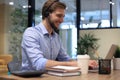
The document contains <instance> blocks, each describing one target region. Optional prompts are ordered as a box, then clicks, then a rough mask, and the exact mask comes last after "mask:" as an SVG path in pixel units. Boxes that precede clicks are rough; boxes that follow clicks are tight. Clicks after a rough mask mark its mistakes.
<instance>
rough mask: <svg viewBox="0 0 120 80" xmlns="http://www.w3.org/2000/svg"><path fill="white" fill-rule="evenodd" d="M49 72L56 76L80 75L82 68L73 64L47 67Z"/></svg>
mask: <svg viewBox="0 0 120 80" xmlns="http://www.w3.org/2000/svg"><path fill="white" fill-rule="evenodd" d="M47 74H50V75H55V76H77V75H80V74H81V72H80V68H79V67H73V66H54V67H50V68H47Z"/></svg>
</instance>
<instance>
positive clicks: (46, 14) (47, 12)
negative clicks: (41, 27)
mask: <svg viewBox="0 0 120 80" xmlns="http://www.w3.org/2000/svg"><path fill="white" fill-rule="evenodd" d="M56 2H59V0H55V1H53V2H52V3H51V4H50V5H49V6H48V8H47V9H46V10H45V17H48V16H49V13H50V11H49V9H50V8H51V6H52V5H53V4H54V3H56Z"/></svg>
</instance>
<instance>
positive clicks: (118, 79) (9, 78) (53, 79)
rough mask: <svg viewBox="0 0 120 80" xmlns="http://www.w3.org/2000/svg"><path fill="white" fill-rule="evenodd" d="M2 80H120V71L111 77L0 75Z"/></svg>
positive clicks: (99, 75)
mask: <svg viewBox="0 0 120 80" xmlns="http://www.w3.org/2000/svg"><path fill="white" fill-rule="evenodd" d="M2 78H3V79H2ZM4 78H5V79H4ZM0 80H120V70H113V71H112V72H111V74H109V75H101V74H98V73H88V74H86V75H82V74H81V75H80V76H70V77H58V76H52V75H47V74H43V75H42V76H41V77H32V78H22V77H18V76H14V75H7V73H4V74H3V73H0Z"/></svg>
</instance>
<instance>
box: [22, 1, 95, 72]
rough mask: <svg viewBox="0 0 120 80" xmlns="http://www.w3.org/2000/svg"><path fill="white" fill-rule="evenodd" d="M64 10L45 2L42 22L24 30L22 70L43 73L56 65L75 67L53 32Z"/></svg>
mask: <svg viewBox="0 0 120 80" xmlns="http://www.w3.org/2000/svg"><path fill="white" fill-rule="evenodd" d="M65 9H66V5H65V4H64V3H62V2H59V1H57V0H47V1H46V2H45V4H44V5H43V9H42V22H41V23H40V24H38V25H37V26H35V27H30V28H28V29H26V30H25V32H24V35H23V40H22V70H40V71H44V70H45V69H46V68H47V67H51V66H57V65H66V66H77V62H76V61H73V60H71V58H70V57H69V56H68V55H67V53H66V52H65V50H64V48H63V46H62V42H61V40H60V37H59V35H58V34H57V33H56V32H55V30H58V27H59V25H60V24H61V23H62V22H63V18H64V16H65ZM90 64H91V63H90ZM92 64H93V62H92Z"/></svg>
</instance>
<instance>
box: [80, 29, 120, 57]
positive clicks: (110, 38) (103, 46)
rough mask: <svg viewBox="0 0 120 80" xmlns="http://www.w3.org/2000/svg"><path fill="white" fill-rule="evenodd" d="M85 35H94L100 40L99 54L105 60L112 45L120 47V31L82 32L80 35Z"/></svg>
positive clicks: (97, 30) (94, 30)
mask: <svg viewBox="0 0 120 80" xmlns="http://www.w3.org/2000/svg"><path fill="white" fill-rule="evenodd" d="M84 33H93V34H94V35H95V37H97V38H99V39H100V40H99V41H98V44H99V45H100V47H99V49H98V53H99V55H100V56H101V57H103V58H105V57H106V55H107V53H108V51H109V49H110V47H111V45H112V44H116V45H119V46H120V36H119V35H120V29H93V30H80V35H83V34H84Z"/></svg>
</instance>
